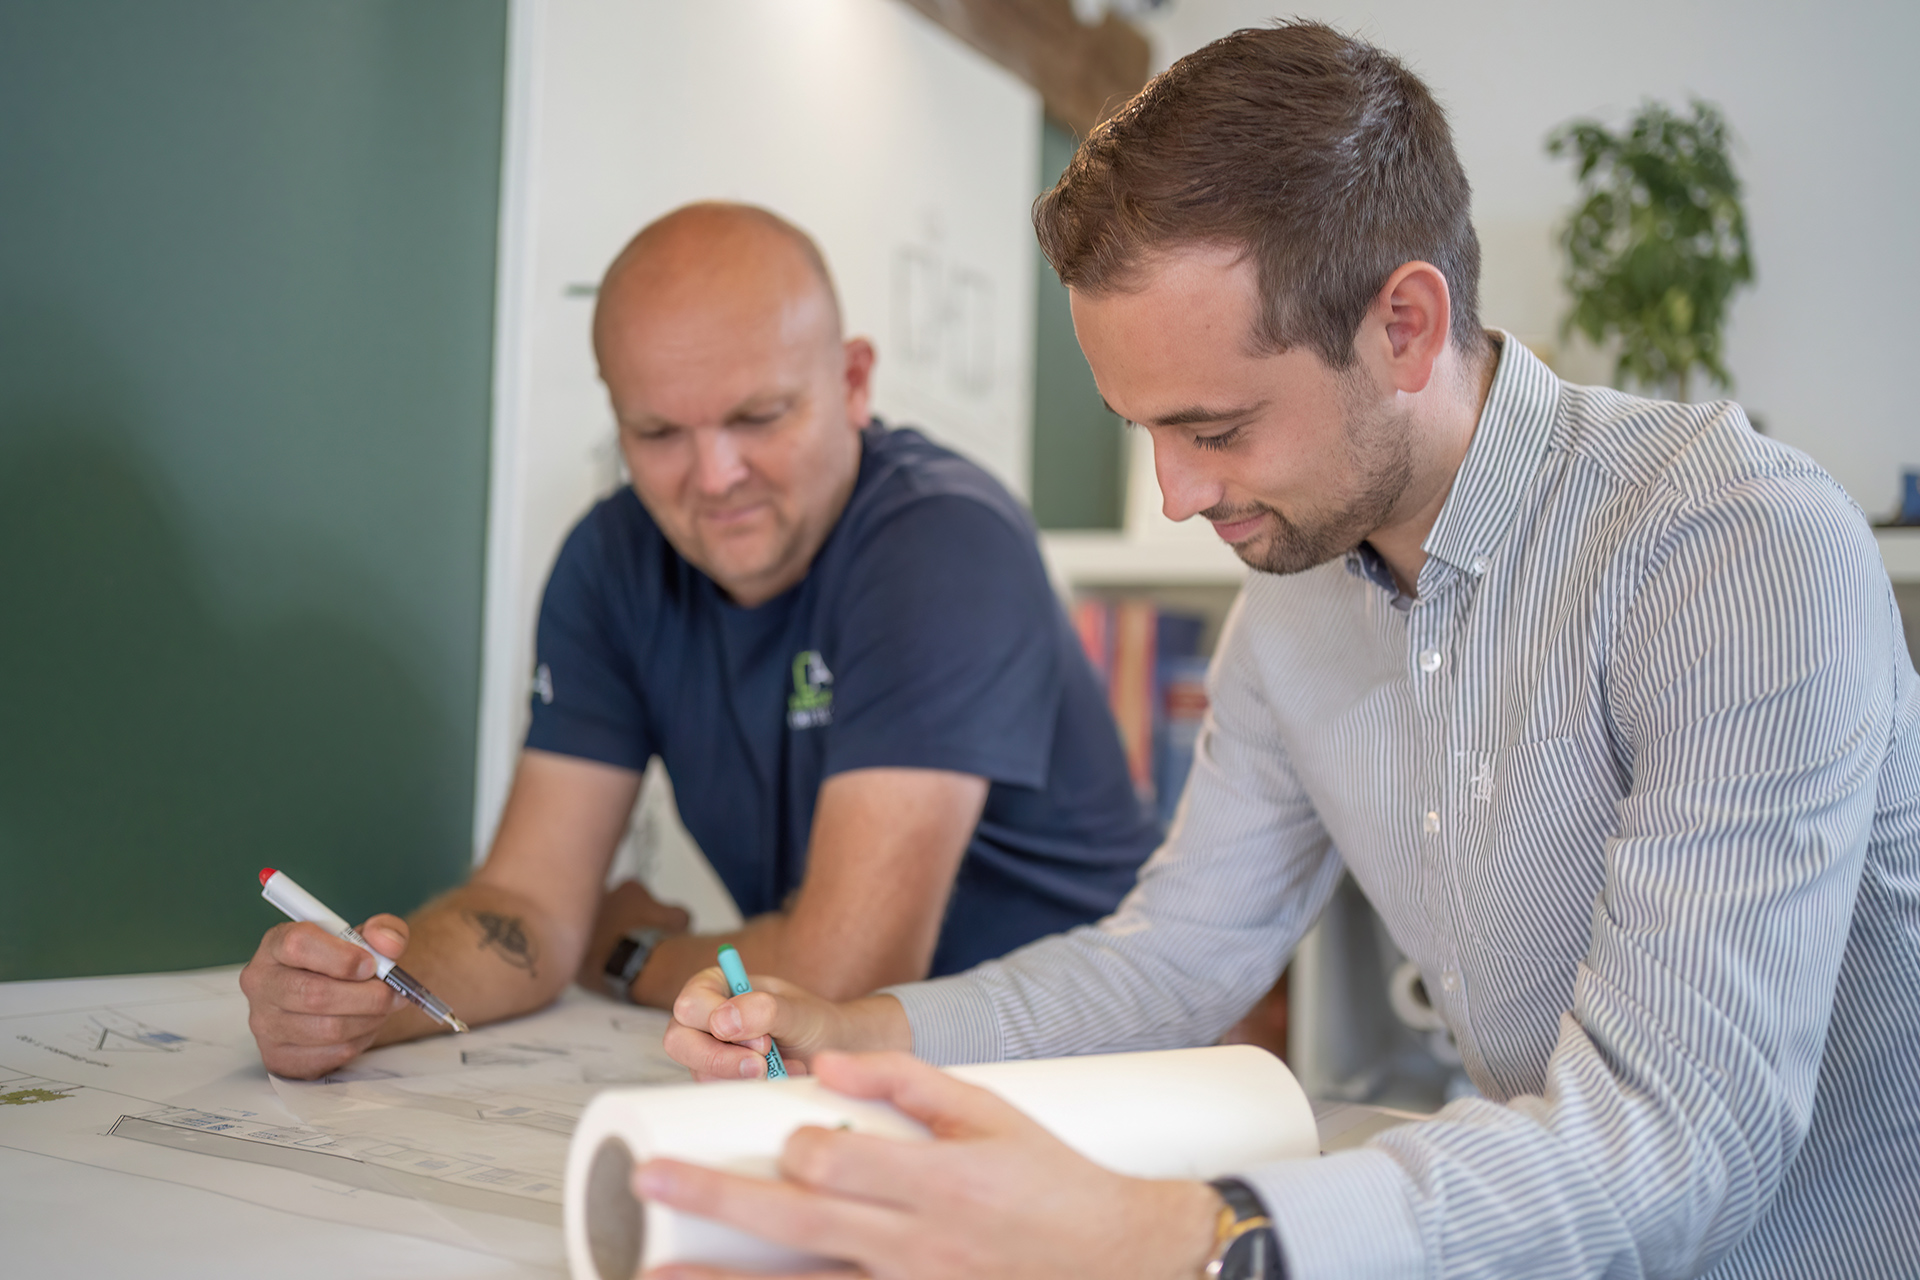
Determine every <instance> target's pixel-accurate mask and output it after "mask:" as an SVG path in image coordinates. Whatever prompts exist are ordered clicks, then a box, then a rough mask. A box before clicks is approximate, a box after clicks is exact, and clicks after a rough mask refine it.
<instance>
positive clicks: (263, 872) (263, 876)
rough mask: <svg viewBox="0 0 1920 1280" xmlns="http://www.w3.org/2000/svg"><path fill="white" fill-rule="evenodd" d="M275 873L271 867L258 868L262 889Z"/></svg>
mask: <svg viewBox="0 0 1920 1280" xmlns="http://www.w3.org/2000/svg"><path fill="white" fill-rule="evenodd" d="M277 874H278V873H277V872H276V871H274V869H273V868H272V867H262V868H260V887H261V888H263V889H264V888H265V887H266V884H267V881H269V880H271V879H273V877H274V876H275V875H277Z"/></svg>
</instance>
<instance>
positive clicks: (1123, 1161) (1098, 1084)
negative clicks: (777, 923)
mask: <svg viewBox="0 0 1920 1280" xmlns="http://www.w3.org/2000/svg"><path fill="white" fill-rule="evenodd" d="M948 1073H949V1074H951V1075H953V1076H956V1077H958V1078H959V1079H962V1080H965V1081H967V1082H969V1083H971V1084H976V1085H979V1086H981V1087H982V1088H984V1089H988V1090H991V1091H992V1092H994V1093H996V1094H998V1095H1000V1096H1001V1097H1002V1098H1004V1099H1006V1100H1007V1101H1008V1102H1010V1103H1012V1104H1013V1105H1014V1106H1016V1107H1018V1108H1019V1109H1020V1110H1022V1111H1024V1112H1026V1113H1027V1115H1029V1116H1031V1117H1032V1118H1033V1119H1034V1120H1036V1121H1038V1122H1039V1123H1040V1124H1041V1125H1042V1126H1044V1127H1045V1128H1047V1129H1048V1130H1050V1131H1051V1132H1052V1133H1053V1134H1054V1136H1056V1137H1058V1138H1059V1139H1060V1140H1061V1141H1063V1142H1065V1143H1066V1144H1067V1145H1068V1146H1070V1147H1072V1148H1073V1149H1074V1150H1076V1151H1078V1152H1079V1153H1080V1154H1081V1155H1084V1156H1086V1157H1087V1158H1088V1159H1090V1160H1092V1161H1094V1162H1095V1163H1096V1164H1100V1165H1104V1166H1106V1167H1107V1168H1109V1169H1112V1170H1114V1171H1115V1172H1117V1173H1124V1174H1129V1175H1131V1176H1134V1177H1140V1178H1217V1177H1220V1176H1222V1175H1224V1174H1229V1173H1235V1172H1239V1171H1243V1170H1246V1169H1250V1168H1254V1167H1256V1166H1258V1165H1262V1164H1266V1163H1269V1162H1271V1161H1274V1160H1283V1159H1287V1158H1290V1157H1299V1156H1313V1155H1317V1154H1318V1153H1319V1139H1318V1136H1317V1134H1316V1132H1315V1129H1314V1123H1313V1109H1312V1107H1310V1106H1309V1105H1308V1103H1307V1098H1306V1095H1305V1094H1304V1093H1302V1092H1301V1090H1300V1086H1299V1084H1298V1083H1297V1082H1296V1081H1295V1080H1294V1078H1293V1074H1292V1072H1290V1071H1288V1070H1287V1068H1286V1067H1285V1065H1283V1064H1282V1063H1281V1062H1280V1060H1279V1059H1278V1058H1275V1057H1274V1056H1273V1055H1272V1054H1270V1053H1267V1052H1266V1051H1265V1050H1263V1049H1256V1048H1254V1047H1252V1046H1251V1045H1216V1046H1213V1047H1210V1048H1204V1049H1172V1050H1165V1051H1161V1052H1154V1053H1115V1054H1102V1055H1096V1056H1089V1057H1082V1058H1047V1059H1041V1060H1037V1061H1032V1062H994V1063H984V1064H981V1065H977V1066H966V1067H950V1068H948ZM802 1125H820V1126H822V1127H824V1128H828V1129H835V1128H847V1129H852V1130H854V1131H855V1132H858V1133H870V1134H877V1135H881V1136H884V1137H890V1138H899V1139H903V1140H906V1141H925V1140H927V1132H926V1130H925V1129H923V1128H922V1127H921V1126H920V1125H919V1124H917V1123H915V1122H914V1121H912V1120H909V1119H908V1118H907V1117H905V1116H903V1115H901V1114H900V1113H899V1112H898V1111H895V1110H894V1109H893V1108H892V1107H890V1106H888V1105H886V1104H884V1103H877V1102H864V1101H859V1100H857V1099H853V1098H846V1097H842V1096H841V1095H839V1094H837V1093H833V1092H831V1091H830V1090H827V1089H824V1088H821V1087H820V1084H819V1082H818V1081H817V1080H815V1079H814V1078H813V1077H811V1076H803V1077H799V1078H796V1079H791V1080H773V1081H768V1080H759V1081H741V1082H739V1083H737V1084H736V1083H724V1084H699V1085H695V1084H688V1085H665V1086H656V1087H653V1088H642V1089H614V1090H609V1091H607V1092H606V1093H603V1094H601V1095H600V1096H599V1097H597V1098H595V1099H594V1100H593V1102H592V1103H591V1104H590V1105H589V1106H588V1107H587V1110H586V1114H585V1115H583V1116H582V1117H581V1119H580V1124H579V1127H578V1128H576V1129H575V1130H574V1135H573V1144H572V1146H571V1148H570V1149H569V1151H568V1154H567V1184H566V1235H567V1258H568V1261H569V1264H570V1265H571V1267H572V1269H573V1276H574V1280H631V1278H632V1277H633V1276H635V1275H637V1274H638V1273H639V1272H640V1271H642V1270H644V1269H646V1268H648V1267H655V1266H660V1265H662V1264H664V1263H668V1262H699V1263H706V1264H708V1265H711V1266H718V1267H731V1268H735V1269H738V1270H742V1271H796V1270H797V1271H805V1270H811V1269H817V1268H819V1267H820V1266H822V1265H823V1263H824V1261H825V1260H823V1259H820V1258H815V1257H810V1256H808V1255H805V1254H798V1253H795V1252H793V1251H792V1250H789V1249H786V1248H783V1247H781V1246H779V1245H775V1244H772V1243H770V1242H768V1241H764V1240H761V1239H758V1238H757V1237H755V1236H751V1235H748V1234H746V1233H744V1232H740V1231H735V1230H734V1229H732V1228H731V1227H726V1226H722V1225H721V1224H719V1223H717V1222H712V1221H710V1220H707V1219H704V1218H696V1217H693V1216H691V1215H689V1214H682V1213H678V1212H676V1211H674V1210H672V1209H669V1208H667V1207H665V1206H664V1205H659V1204H653V1203H648V1202H642V1201H640V1200H638V1199H636V1198H635V1197H634V1195H633V1170H634V1167H635V1166H636V1165H637V1164H639V1163H640V1162H642V1161H645V1160H649V1159H652V1158H653V1157H655V1156H667V1157H671V1158H673V1159H675V1160H684V1161H687V1162H689V1163H693V1164H701V1165H707V1166H710V1167H712V1168H716V1169H725V1170H727V1171H729V1172H732V1173H740V1174H746V1175H749V1176H751V1177H758V1178H774V1177H777V1176H778V1172H777V1162H778V1160H779V1157H780V1151H781V1148H782V1147H783V1146H785V1144H786V1140H787V1137H788V1135H790V1134H791V1133H792V1132H793V1131H794V1130H795V1129H798V1128H800V1127H801V1126H802Z"/></svg>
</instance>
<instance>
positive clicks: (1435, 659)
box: [1420, 649, 1446, 675]
mask: <svg viewBox="0 0 1920 1280" xmlns="http://www.w3.org/2000/svg"><path fill="white" fill-rule="evenodd" d="M1445 661H1446V658H1445V657H1444V656H1443V655H1442V654H1441V652H1440V651H1439V650H1438V649H1427V650H1425V651H1423V652H1422V653H1421V654H1420V669H1421V670H1422V671H1424V672H1426V673H1427V674H1428V675H1432V674H1433V673H1434V672H1436V671H1438V670H1439V669H1440V664H1441V663H1442V662H1445Z"/></svg>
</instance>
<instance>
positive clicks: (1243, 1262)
mask: <svg viewBox="0 0 1920 1280" xmlns="http://www.w3.org/2000/svg"><path fill="white" fill-rule="evenodd" d="M1279 1275H1280V1242H1279V1241H1277V1240H1275V1239H1274V1238H1273V1229H1272V1228H1271V1227H1261V1228H1260V1229H1259V1230H1257V1231H1249V1232H1247V1234H1245V1235H1243V1236H1241V1237H1240V1238H1239V1239H1238V1240H1235V1241H1234V1242H1233V1244H1232V1245H1230V1246H1229V1247H1228V1249H1227V1256H1226V1257H1224V1258H1222V1259H1221V1260H1220V1280H1278V1277H1279Z"/></svg>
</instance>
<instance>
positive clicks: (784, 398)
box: [614, 390, 801, 431]
mask: <svg viewBox="0 0 1920 1280" xmlns="http://www.w3.org/2000/svg"><path fill="white" fill-rule="evenodd" d="M800 395H801V393H800V392H799V391H793V390H788V391H774V392H767V393H764V394H756V395H751V396H748V397H747V398H746V399H745V400H742V401H741V402H740V403H739V404H736V405H735V406H733V408H731V409H729V410H727V415H726V417H724V418H722V419H721V421H722V422H737V421H739V420H740V419H741V418H745V417H749V416H751V415H752V414H753V413H755V412H757V411H760V410H764V409H767V408H770V407H772V406H773V405H776V404H781V403H783V402H784V403H791V402H794V401H797V400H798V399H799V398H800ZM614 417H615V420H616V421H618V422H619V423H620V424H621V425H622V426H628V427H632V428H633V429H634V430H635V431H648V430H654V429H657V428H669V429H676V430H677V429H679V428H680V427H681V426H682V424H681V423H678V422H675V421H673V420H672V419H671V418H662V417H659V416H658V415H656V414H651V413H650V414H647V415H646V416H645V417H642V418H621V417H620V416H619V415H618V414H615V415H614Z"/></svg>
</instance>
